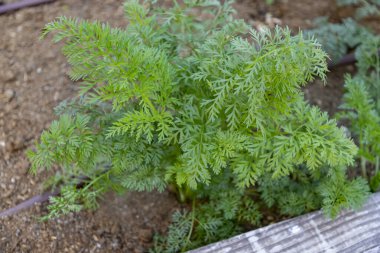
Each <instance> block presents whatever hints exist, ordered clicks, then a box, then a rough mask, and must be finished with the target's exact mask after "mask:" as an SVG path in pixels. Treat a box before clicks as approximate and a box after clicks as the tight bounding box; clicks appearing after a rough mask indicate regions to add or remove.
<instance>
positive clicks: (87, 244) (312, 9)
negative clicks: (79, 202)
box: [0, 0, 347, 252]
mask: <svg viewBox="0 0 380 253" xmlns="http://www.w3.org/2000/svg"><path fill="white" fill-rule="evenodd" d="M13 1H14V0H7V1H3V2H13ZM331 2H333V1H331V0H319V1H315V0H292V1H290V0H278V1H277V2H276V3H275V4H274V5H272V6H268V5H266V4H265V3H264V1H263V0H241V1H237V3H236V8H237V10H238V14H237V15H238V16H240V17H243V18H245V19H246V20H249V22H250V24H252V25H253V26H256V27H257V26H260V25H273V23H280V24H281V25H288V26H290V27H291V28H292V29H294V30H295V31H297V30H298V29H299V27H300V28H307V27H310V25H311V21H312V19H313V18H316V17H318V16H322V15H332V16H334V17H335V18H339V16H340V15H341V14H340V13H339V10H337V9H336V7H334V6H333V5H332V4H331ZM122 3H123V1H122V0H57V1H56V2H54V3H51V4H46V5H42V6H38V7H33V8H27V9H23V10H19V11H17V12H13V13H10V14H6V15H2V16H0V31H1V36H0V210H3V209H6V208H10V207H12V206H14V205H16V204H17V203H19V202H21V201H23V200H25V199H28V198H30V197H31V196H33V195H35V194H38V193H41V192H42V188H41V185H42V182H43V180H44V179H46V178H47V174H39V175H37V176H33V175H31V174H29V173H28V168H29V162H28V160H27V159H26V157H25V150H27V149H28V148H31V147H32V146H33V143H34V142H35V141H36V140H37V139H38V136H39V135H40V133H41V132H42V130H43V129H45V128H46V127H47V126H48V125H49V123H50V122H51V120H53V119H54V115H53V108H54V107H55V106H56V105H57V104H58V103H59V102H60V101H62V100H63V99H65V98H68V97H70V96H72V95H73V94H75V84H74V83H73V82H72V81H70V80H69V79H68V77H67V75H66V73H67V71H68V64H67V63H66V60H65V58H64V57H63V56H62V55H61V54H60V52H59V50H60V46H59V45H53V44H52V43H51V42H50V41H49V40H44V41H40V40H39V39H38V38H39V33H40V30H41V28H42V27H43V26H44V24H46V23H47V22H49V21H51V20H53V19H54V18H55V17H57V16H61V15H66V16H71V17H80V18H85V19H90V20H94V19H97V20H100V21H107V22H109V23H110V24H111V25H113V26H119V27H123V26H125V25H126V21H125V19H124V18H123V9H122ZM273 18H275V19H273ZM343 70H344V71H346V70H347V69H340V70H338V71H335V72H334V73H332V74H330V75H329V81H328V85H327V86H326V87H325V88H323V86H322V84H321V83H320V82H319V81H316V82H315V83H314V84H313V85H312V86H310V87H309V88H307V90H306V97H307V98H308V99H309V100H310V101H311V102H312V103H314V104H318V105H320V106H321V107H322V108H323V109H325V110H328V111H329V112H330V113H333V112H334V111H335V108H336V107H337V105H338V104H339V103H340V102H339V101H340V97H341V94H342V80H343V79H342V73H343ZM178 208H179V205H178V203H177V201H176V199H175V197H174V196H173V195H172V194H170V193H168V192H165V193H163V194H158V193H153V194H144V193H129V194H126V195H125V196H115V195H113V194H109V195H107V196H106V197H105V198H104V199H103V200H102V201H101V204H100V208H99V209H98V210H96V211H83V212H81V213H78V214H70V215H67V216H64V217H61V218H59V219H55V220H51V221H48V222H43V223H42V222H38V221H37V220H36V218H37V217H40V216H41V215H43V214H44V213H45V212H46V208H45V206H42V207H41V206H35V207H33V208H31V209H29V210H27V211H23V212H21V213H19V214H17V215H15V216H12V217H7V218H4V219H2V220H0V252H145V251H146V250H147V248H148V247H149V246H150V244H151V240H152V236H153V234H154V233H155V232H162V231H165V229H166V227H167V225H168V223H169V220H170V216H171V213H172V212H173V211H174V210H175V209H178Z"/></svg>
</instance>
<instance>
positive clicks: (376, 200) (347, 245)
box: [189, 193, 380, 253]
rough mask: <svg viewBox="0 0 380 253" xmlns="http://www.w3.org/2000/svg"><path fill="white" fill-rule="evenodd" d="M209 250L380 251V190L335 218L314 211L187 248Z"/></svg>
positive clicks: (223, 252) (263, 252)
mask: <svg viewBox="0 0 380 253" xmlns="http://www.w3.org/2000/svg"><path fill="white" fill-rule="evenodd" d="M211 252H218V253H229V252H234V253H253V252H257V253H269V252H270V253H272V252H281V253H283V252H297V253H298V252H308V253H314V252H331V253H335V252H347V253H348V252H350V253H351V252H371V253H375V252H380V193H376V194H373V195H372V196H371V197H370V198H369V200H368V201H367V204H366V205H365V206H364V207H363V208H362V209H361V210H359V211H356V212H354V211H346V212H343V213H342V214H341V215H340V216H339V217H337V218H336V219H334V220H331V219H327V218H325V217H324V216H323V214H322V212H321V211H318V212H313V213H310V214H306V215H302V216H299V217H296V218H293V219H290V220H287V221H283V222H280V223H276V224H273V225H270V226H267V227H263V228H260V229H257V230H253V231H250V232H247V233H244V234H241V235H238V236H235V237H232V238H230V239H227V240H224V241H220V242H217V243H214V244H210V245H208V246H205V247H202V248H199V249H196V250H192V251H189V253H211Z"/></svg>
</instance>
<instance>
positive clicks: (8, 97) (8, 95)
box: [4, 89, 16, 102]
mask: <svg viewBox="0 0 380 253" xmlns="http://www.w3.org/2000/svg"><path fill="white" fill-rule="evenodd" d="M15 94H16V92H15V91H14V90H11V89H7V90H6V91H5V92H4V96H5V99H6V102H10V101H11V100H12V99H13V98H14V97H15Z"/></svg>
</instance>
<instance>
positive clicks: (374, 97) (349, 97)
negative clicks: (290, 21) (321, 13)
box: [309, 0, 380, 191]
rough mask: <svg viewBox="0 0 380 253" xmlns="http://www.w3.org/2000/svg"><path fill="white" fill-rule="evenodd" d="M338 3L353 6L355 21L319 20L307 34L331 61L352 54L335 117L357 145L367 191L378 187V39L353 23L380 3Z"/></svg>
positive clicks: (373, 12)
mask: <svg viewBox="0 0 380 253" xmlns="http://www.w3.org/2000/svg"><path fill="white" fill-rule="evenodd" d="M338 4H340V5H357V6H358V8H357V12H356V17H355V18H356V19H357V20H356V21H355V20H354V19H352V18H346V19H344V20H343V21H342V23H340V24H331V23H329V22H328V20H327V18H322V19H319V20H318V21H317V22H316V24H317V25H318V27H317V28H316V29H314V30H311V31H309V32H310V33H312V34H314V35H315V36H316V37H317V39H318V40H319V41H320V42H321V43H322V45H323V47H324V48H325V50H326V51H327V52H329V55H330V57H332V60H333V61H337V60H339V59H340V58H341V57H342V56H343V55H344V54H346V53H347V52H348V51H349V50H354V52H355V58H356V60H357V63H356V67H357V73H356V74H355V76H354V78H352V77H351V76H350V75H347V76H346V78H345V88H346V92H345V94H344V97H343V104H342V106H341V109H342V111H341V112H340V113H339V114H338V115H337V117H338V118H339V119H344V120H346V122H347V123H348V124H349V127H350V131H351V134H352V135H353V137H354V138H355V139H356V140H357V142H358V145H359V152H358V155H357V158H358V160H359V161H360V168H361V174H362V176H363V177H364V178H367V179H368V180H369V181H370V185H371V189H372V190H373V191H376V190H377V189H378V188H379V185H380V174H379V166H380V165H379V162H380V161H379V159H380V158H379V155H380V153H379V151H380V149H379V147H380V146H379V141H380V139H379V134H380V118H379V113H380V55H379V48H380V36H377V35H376V34H374V32H372V31H371V30H370V29H368V28H366V27H365V26H362V25H360V24H359V23H358V22H357V21H358V20H359V19H360V18H364V17H367V16H370V15H378V14H379V10H378V8H379V6H380V3H379V2H378V1H356V0H355V1H351V0H348V1H346V0H338ZM371 10H372V11H371ZM375 10H376V11H375ZM359 14H360V15H359ZM371 175H374V176H373V177H371Z"/></svg>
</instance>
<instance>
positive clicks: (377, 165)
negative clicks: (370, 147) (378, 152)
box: [375, 156, 379, 175]
mask: <svg viewBox="0 0 380 253" xmlns="http://www.w3.org/2000/svg"><path fill="white" fill-rule="evenodd" d="M377 172H379V156H376V163H375V175H376V174H377Z"/></svg>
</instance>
